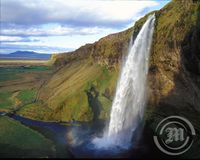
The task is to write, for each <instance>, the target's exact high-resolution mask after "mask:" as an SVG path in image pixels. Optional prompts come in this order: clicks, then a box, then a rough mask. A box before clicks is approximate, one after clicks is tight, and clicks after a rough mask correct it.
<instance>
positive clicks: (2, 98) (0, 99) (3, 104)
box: [0, 92, 14, 110]
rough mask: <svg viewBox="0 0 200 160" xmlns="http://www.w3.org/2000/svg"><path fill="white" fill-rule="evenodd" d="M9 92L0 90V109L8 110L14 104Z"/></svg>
mask: <svg viewBox="0 0 200 160" xmlns="http://www.w3.org/2000/svg"><path fill="white" fill-rule="evenodd" d="M11 96H12V93H11V92H0V110H8V109H10V108H11V107H12V105H13V104H14V103H13V101H12V100H11Z"/></svg>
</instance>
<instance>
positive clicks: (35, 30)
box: [1, 25, 114, 40]
mask: <svg viewBox="0 0 200 160" xmlns="http://www.w3.org/2000/svg"><path fill="white" fill-rule="evenodd" d="M111 30H112V31H113V30H114V29H111V28H102V27H65V26H61V25H53V26H50V27H41V26H39V27H30V28H8V29H2V30H1V35H5V36H4V38H7V39H8V38H10V39H11V37H9V36H23V37H27V36H66V35H91V34H98V33H100V32H108V31H111ZM15 38H16V37H15ZM17 38H20V37H17ZM16 40H17V39H16Z"/></svg>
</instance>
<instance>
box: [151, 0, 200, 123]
mask: <svg viewBox="0 0 200 160" xmlns="http://www.w3.org/2000/svg"><path fill="white" fill-rule="evenodd" d="M156 15H157V20H156V22H157V23H156V29H155V36H154V41H153V47H152V54H151V62H150V69H149V71H150V72H149V106H154V107H157V108H156V110H157V111H156V112H157V113H158V114H163V115H165V116H166V115H167V114H168V115H172V114H177V115H182V116H185V117H187V118H188V119H190V120H191V121H196V120H197V119H196V118H197V117H198V116H199V113H200V83H199V82H200V46H199V44H200V23H199V22H200V3H199V1H192V0H191V1H178V0H177V1H172V2H171V3H169V4H168V5H167V6H166V7H164V8H163V9H161V10H160V11H158V12H157V14H156ZM193 123H195V122H193ZM196 123H197V121H196Z"/></svg>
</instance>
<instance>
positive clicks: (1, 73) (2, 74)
mask: <svg viewBox="0 0 200 160" xmlns="http://www.w3.org/2000/svg"><path fill="white" fill-rule="evenodd" d="M49 70H51V67H50V66H21V67H19V66H18V67H0V82H4V81H9V80H18V79H21V78H22V76H23V75H22V74H23V73H29V72H43V71H49Z"/></svg>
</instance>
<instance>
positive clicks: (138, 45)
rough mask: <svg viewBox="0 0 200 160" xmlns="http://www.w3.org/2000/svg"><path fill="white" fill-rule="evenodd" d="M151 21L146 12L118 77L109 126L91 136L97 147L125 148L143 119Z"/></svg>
mask: <svg viewBox="0 0 200 160" xmlns="http://www.w3.org/2000/svg"><path fill="white" fill-rule="evenodd" d="M154 21H155V15H150V16H149V17H148V19H147V21H146V22H145V23H144V25H143V27H142V28H141V30H140V32H139V34H138V35H137V38H136V39H135V41H134V43H133V45H131V46H130V47H131V48H130V49H129V53H128V55H127V58H126V61H125V63H124V65H123V67H122V72H121V75H120V78H119V80H118V84H117V89H116V94H115V98H114V101H113V104H112V109H111V114H110V122H109V125H108V127H107V129H106V130H105V132H104V135H103V137H102V138H95V139H93V143H94V144H95V146H96V147H98V148H102V147H113V146H120V147H122V148H127V147H129V146H130V145H131V139H132V136H133V135H132V134H133V132H134V131H135V129H136V127H138V124H140V122H141V121H142V120H143V113H144V108H145V103H146V79H147V73H148V63H149V54H150V48H151V43H152V37H153V30H154Z"/></svg>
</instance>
